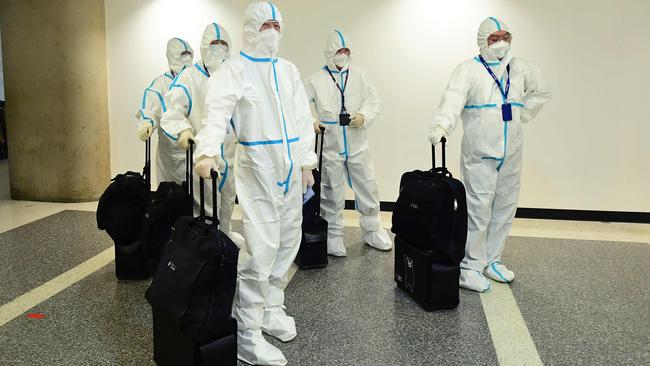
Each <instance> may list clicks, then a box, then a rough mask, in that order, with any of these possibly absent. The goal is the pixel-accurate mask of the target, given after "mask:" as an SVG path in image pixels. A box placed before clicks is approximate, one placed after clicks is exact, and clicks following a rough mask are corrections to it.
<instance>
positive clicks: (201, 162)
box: [194, 156, 219, 179]
mask: <svg viewBox="0 0 650 366" xmlns="http://www.w3.org/2000/svg"><path fill="white" fill-rule="evenodd" d="M212 169H214V170H215V171H217V170H218V169H219V163H217V159H216V158H209V157H207V156H201V157H200V158H199V159H198V160H197V162H196V163H194V171H195V172H196V174H198V175H199V176H201V177H203V178H205V179H210V178H211V176H210V171H211V170H212Z"/></svg>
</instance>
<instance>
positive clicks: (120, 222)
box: [97, 140, 151, 280]
mask: <svg viewBox="0 0 650 366" xmlns="http://www.w3.org/2000/svg"><path fill="white" fill-rule="evenodd" d="M150 187H151V145H150V142H149V140H147V141H146V142H145V165H144V170H143V173H142V174H139V173H135V172H131V171H129V172H126V173H124V174H118V175H117V176H116V177H115V178H113V179H112V182H111V184H110V185H109V186H108V188H106V191H104V193H103V194H102V196H101V197H100V199H99V204H98V205H97V227H98V228H99V229H100V230H106V232H107V233H108V235H109V236H110V237H111V239H113V242H114V243H115V276H116V277H117V278H118V279H120V280H142V279H146V278H149V276H150V272H151V271H150V268H149V262H148V260H147V256H146V253H145V250H144V247H143V245H142V242H141V240H140V234H141V230H142V221H143V218H144V213H145V208H146V206H147V202H148V201H149V196H150Z"/></svg>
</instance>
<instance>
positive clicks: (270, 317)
mask: <svg viewBox="0 0 650 366" xmlns="http://www.w3.org/2000/svg"><path fill="white" fill-rule="evenodd" d="M262 331H263V332H264V333H266V334H268V335H270V336H273V337H275V338H277V339H279V340H281V341H282V342H289V341H292V340H293V339H294V338H296V335H297V334H298V333H297V332H296V321H295V320H294V319H293V318H292V317H290V316H288V315H287V313H285V312H284V309H283V307H280V306H273V307H270V308H265V309H264V320H263V322H262Z"/></svg>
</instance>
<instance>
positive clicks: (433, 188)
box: [391, 139, 467, 265]
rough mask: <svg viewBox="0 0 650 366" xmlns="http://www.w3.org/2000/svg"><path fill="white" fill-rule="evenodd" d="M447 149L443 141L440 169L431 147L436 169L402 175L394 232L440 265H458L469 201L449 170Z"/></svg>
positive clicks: (461, 255) (463, 247)
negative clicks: (425, 252) (432, 253)
mask: <svg viewBox="0 0 650 366" xmlns="http://www.w3.org/2000/svg"><path fill="white" fill-rule="evenodd" d="M444 145H445V140H444V139H443V142H442V166H441V167H436V163H435V160H436V156H435V149H434V148H433V147H432V158H433V169H431V170H428V171H421V170H415V171H412V172H407V173H404V174H403V175H402V179H401V182H400V192H399V196H398V198H397V201H396V202H395V208H394V210H393V226H392V229H391V230H392V232H393V233H395V234H396V235H398V236H400V237H401V238H402V239H403V240H404V241H406V242H408V243H409V244H410V245H412V246H414V247H416V248H419V249H421V250H424V251H433V252H435V253H436V258H438V260H439V261H441V262H443V263H447V264H450V265H458V264H460V262H461V261H462V260H463V257H464V256H465V242H466V241H467V199H466V195H465V186H464V185H463V183H462V182H461V181H459V180H458V179H455V178H454V177H453V176H452V174H451V173H450V172H449V170H447V167H446V162H445V146H444Z"/></svg>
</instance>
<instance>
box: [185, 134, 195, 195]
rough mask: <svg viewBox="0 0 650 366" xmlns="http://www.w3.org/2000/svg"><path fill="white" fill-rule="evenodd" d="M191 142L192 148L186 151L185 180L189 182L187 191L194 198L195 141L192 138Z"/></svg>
mask: <svg viewBox="0 0 650 366" xmlns="http://www.w3.org/2000/svg"><path fill="white" fill-rule="evenodd" d="M189 144H190V148H189V149H187V151H186V152H185V182H186V184H187V190H188V192H187V193H189V195H190V197H192V200H194V184H192V183H194V182H193V179H194V176H193V175H192V174H193V173H192V169H193V168H194V141H193V140H190V141H189Z"/></svg>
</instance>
